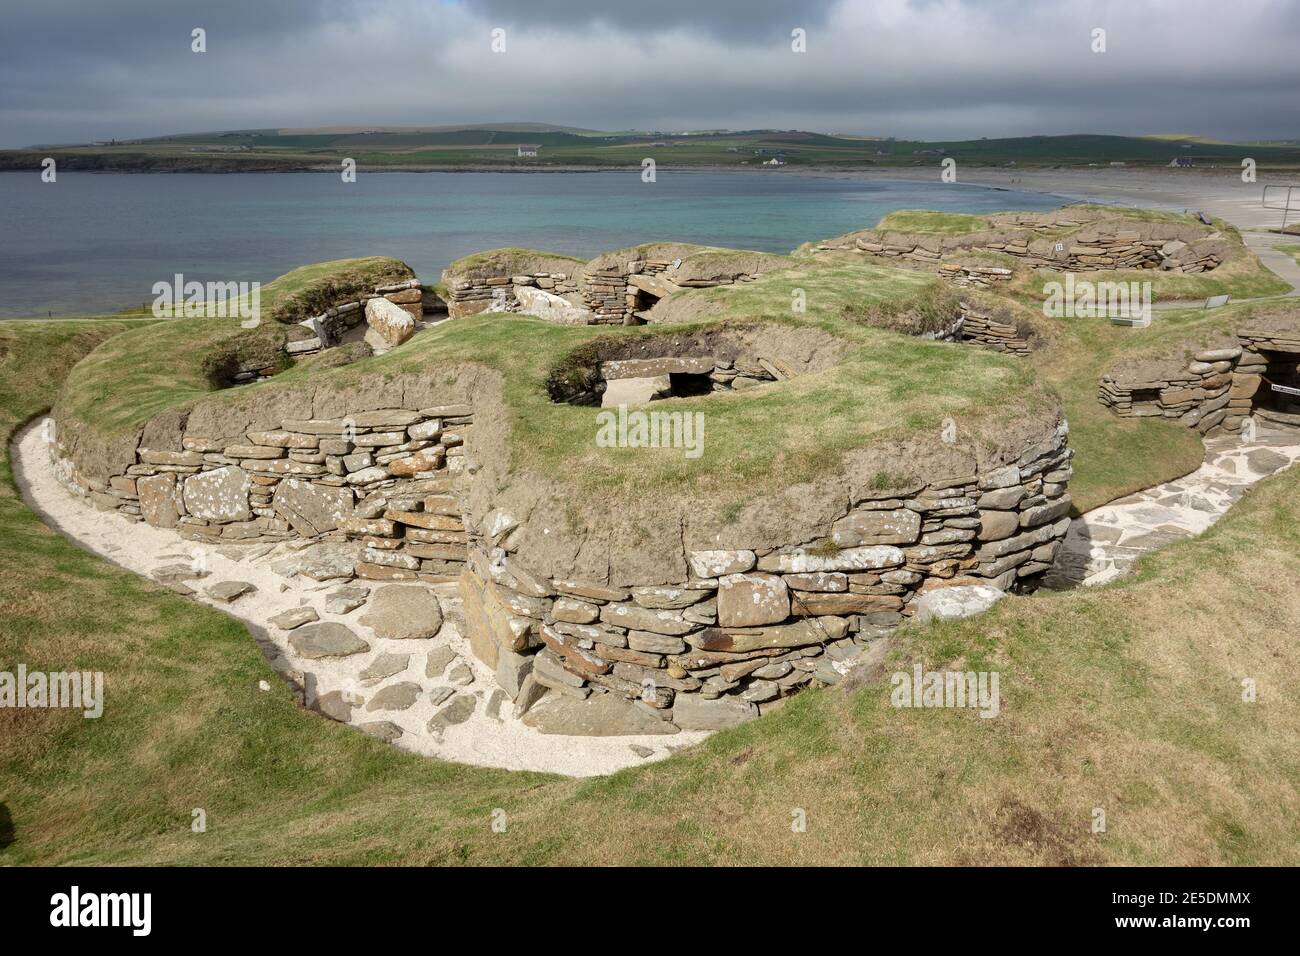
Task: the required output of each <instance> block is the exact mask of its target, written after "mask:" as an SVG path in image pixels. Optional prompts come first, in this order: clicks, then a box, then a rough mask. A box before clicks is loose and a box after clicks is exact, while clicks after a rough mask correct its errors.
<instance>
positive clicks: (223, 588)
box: [203, 581, 257, 604]
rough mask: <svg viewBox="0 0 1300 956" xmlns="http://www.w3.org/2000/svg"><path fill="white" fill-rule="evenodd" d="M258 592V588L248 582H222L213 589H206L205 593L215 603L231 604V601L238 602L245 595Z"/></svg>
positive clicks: (212, 587) (213, 586)
mask: <svg viewBox="0 0 1300 956" xmlns="http://www.w3.org/2000/svg"><path fill="white" fill-rule="evenodd" d="M256 590H257V588H256V586H254V585H252V584H250V583H249V582H247V581H221V582H219V583H217V584H214V585H212V586H211V587H208V588H204V589H203V593H204V594H206V595H207V596H208V597H210V598H212V600H214V601H222V602H224V603H226V604H229V603H230V602H231V601H236V600H238V599H239V598H241V597H243V596H244V595H245V594H251V593H252V592H254V591H256Z"/></svg>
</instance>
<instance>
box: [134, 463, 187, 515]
mask: <svg viewBox="0 0 1300 956" xmlns="http://www.w3.org/2000/svg"><path fill="white" fill-rule="evenodd" d="M135 487H136V494H138V495H139V496H140V517H142V518H144V520H145V523H146V524H150V525H152V526H153V527H155V528H174V527H176V524H177V522H178V521H179V520H180V512H179V511H178V510H177V509H176V475H174V474H173V473H171V472H166V473H164V474H161V475H145V476H144V477H142V478H139V479H137V480H136V483H135Z"/></svg>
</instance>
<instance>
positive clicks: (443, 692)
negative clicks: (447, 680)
mask: <svg viewBox="0 0 1300 956" xmlns="http://www.w3.org/2000/svg"><path fill="white" fill-rule="evenodd" d="M454 693H456V688H454V687H435V688H434V689H433V690H431V691H429V703H431V704H432V705H433V706H434V707H437V706H438V705H439V704H441V703H442V702H443V701H445V700H447V699H448V698H449V697H451V695H452V694H454Z"/></svg>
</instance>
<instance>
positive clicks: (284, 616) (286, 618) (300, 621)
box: [268, 607, 320, 631]
mask: <svg viewBox="0 0 1300 956" xmlns="http://www.w3.org/2000/svg"><path fill="white" fill-rule="evenodd" d="M268 620H269V621H270V622H271V623H272V624H274V625H275V626H276V627H278V628H281V629H283V630H286V631H292V630H293V629H294V628H295V627H302V626H303V625H304V624H311V623H312V622H313V621H319V620H320V615H319V614H317V613H316V609H315V608H314V607H292V608H289V610H287V611H281V612H280V613H279V614H276V615H275V616H274V617H271V618H268Z"/></svg>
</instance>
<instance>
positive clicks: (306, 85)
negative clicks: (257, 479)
mask: <svg viewBox="0 0 1300 956" xmlns="http://www.w3.org/2000/svg"><path fill="white" fill-rule="evenodd" d="M196 28H202V29H203V30H204V31H205V32H206V46H207V49H206V52H202V53H196V52H194V51H193V50H192V42H193V41H192V31H193V30H195V29H196ZM1098 30H1104V31H1105V34H1104V42H1105V50H1104V52H1095V50H1094V47H1095V46H1097V40H1096V39H1095V31H1098ZM494 31H497V32H495V33H494ZM500 31H503V32H500ZM795 31H802V37H803V38H804V42H803V46H804V50H803V52H796V50H795V49H793V47H794V46H795V45H796V42H795V39H794V36H795ZM494 37H495V44H494ZM1297 41H1300V0H1176V2H1175V0H1101V2H1099V0H798V2H785V0H209V2H205V3H199V2H193V0H0V147H17V146H27V145H35V144H57V143H77V142H90V141H95V140H104V139H109V138H117V139H132V138H136V137H143V136H158V135H165V134H169V133H181V132H199V131H208V130H224V129H250V128H276V127H288V128H300V127H317V126H380V125H403V126H443V125H453V124H457V123H494V122H496V123H505V122H525V121H531V122H544V123H554V124H558V125H563V126H576V127H584V128H590V129H602V130H626V129H645V130H662V131H681V130H692V129H714V128H728V129H759V128H762V129H803V130H814V131H818V132H828V133H845V134H863V135H868V136H896V137H899V138H920V139H963V138H975V137H980V136H988V137H998V136H1023V135H1032V134H1057V133H1120V134H1137V135H1140V134H1151V133H1187V134H1195V135H1203V136H1212V137H1217V138H1222V139H1229V140H1252V139H1295V138H1300V96H1298V95H1297V93H1298V92H1300V56H1298V55H1297V49H1298V48H1300V47H1298V45H1297ZM494 45H495V47H496V48H495V49H494Z"/></svg>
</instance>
